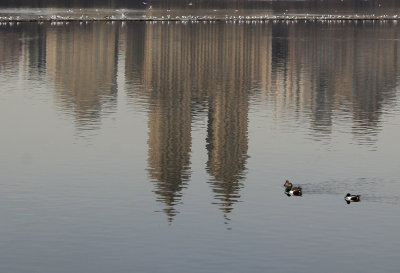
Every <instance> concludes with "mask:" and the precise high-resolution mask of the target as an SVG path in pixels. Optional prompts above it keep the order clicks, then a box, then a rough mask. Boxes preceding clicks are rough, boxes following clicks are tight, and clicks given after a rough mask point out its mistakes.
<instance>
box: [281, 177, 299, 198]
mask: <svg viewBox="0 0 400 273" xmlns="http://www.w3.org/2000/svg"><path fill="white" fill-rule="evenodd" d="M283 186H284V187H285V194H286V195H287V196H292V195H294V196H301V195H302V189H301V186H296V187H293V184H292V183H290V182H289V180H286V182H285V184H283Z"/></svg>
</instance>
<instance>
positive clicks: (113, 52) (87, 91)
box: [46, 23, 118, 130]
mask: <svg viewBox="0 0 400 273" xmlns="http://www.w3.org/2000/svg"><path fill="white" fill-rule="evenodd" d="M117 46H118V28H116V27H115V26H114V25H112V24H104V23H90V24H78V23H73V24H68V25H62V26H54V27H52V26H49V28H48V30H47V36H46V48H47V50H46V68H47V69H46V71H47V75H48V77H49V78H50V79H51V81H52V82H53V83H54V85H55V91H56V101H57V103H58V104H59V106H60V107H61V108H62V109H63V112H65V113H72V115H73V116H74V118H75V121H76V125H77V127H78V129H82V130H90V129H95V128H97V127H98V126H99V123H100V121H101V116H102V115H103V114H105V113H107V112H112V111H114V110H113V109H115V107H116V97H117V85H116V74H117V60H118V59H117V53H118V52H117V51H118V47H117Z"/></svg>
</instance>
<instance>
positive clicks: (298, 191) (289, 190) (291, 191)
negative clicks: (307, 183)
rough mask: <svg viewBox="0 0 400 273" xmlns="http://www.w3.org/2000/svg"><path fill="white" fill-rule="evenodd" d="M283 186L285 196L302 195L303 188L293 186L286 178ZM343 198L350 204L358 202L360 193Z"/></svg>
mask: <svg viewBox="0 0 400 273" xmlns="http://www.w3.org/2000/svg"><path fill="white" fill-rule="evenodd" d="M283 186H284V187H285V194H286V195H287V196H292V195H294V196H302V195H303V189H302V188H301V186H295V187H293V184H292V183H290V182H289V180H286V182H285V184H283ZM344 200H345V201H346V203H347V204H350V203H351V202H360V195H356V194H350V193H348V194H346V195H345V197H344Z"/></svg>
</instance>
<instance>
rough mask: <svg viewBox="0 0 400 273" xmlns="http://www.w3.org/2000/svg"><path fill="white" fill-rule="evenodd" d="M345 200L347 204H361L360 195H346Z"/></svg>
mask: <svg viewBox="0 0 400 273" xmlns="http://www.w3.org/2000/svg"><path fill="white" fill-rule="evenodd" d="M344 200H346V203H347V204H350V202H360V195H355V194H350V193H348V194H346V196H345V197H344Z"/></svg>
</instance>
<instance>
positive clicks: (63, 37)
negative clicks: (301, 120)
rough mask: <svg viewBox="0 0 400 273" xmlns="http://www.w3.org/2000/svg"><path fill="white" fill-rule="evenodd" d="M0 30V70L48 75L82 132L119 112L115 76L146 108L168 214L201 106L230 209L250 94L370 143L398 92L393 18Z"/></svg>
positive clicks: (216, 178) (218, 193)
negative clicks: (348, 124)
mask: <svg viewBox="0 0 400 273" xmlns="http://www.w3.org/2000/svg"><path fill="white" fill-rule="evenodd" d="M0 31H1V32H2V35H0V37H1V38H2V39H3V41H1V47H2V50H1V51H0V69H2V70H3V69H8V68H9V65H10V63H11V64H13V63H15V64H17V63H21V62H23V63H27V65H29V66H30V67H35V68H37V69H30V70H29V71H30V73H37V74H38V75H36V76H39V77H47V78H48V79H50V80H51V81H52V82H53V83H54V86H55V87H54V90H55V94H56V103H57V104H58V107H60V108H61V110H62V112H63V113H66V114H70V115H71V116H73V117H74V119H75V122H76V126H77V128H78V129H80V130H83V131H85V130H86V131H87V130H93V129H96V128H98V127H99V126H101V119H102V117H103V116H104V115H107V114H108V113H110V112H114V111H117V96H118V92H121V90H119V89H118V80H117V79H118V78H119V77H121V75H120V73H123V78H124V84H125V85H126V88H125V92H127V95H128V96H129V97H131V98H133V100H137V101H141V102H144V104H145V105H146V108H147V109H146V110H147V112H148V128H149V135H148V159H147V162H148V173H149V176H150V177H151V180H152V181H153V182H154V192H155V193H156V195H157V200H158V201H159V202H162V203H163V204H164V207H165V209H164V211H165V213H166V214H167V216H168V219H169V221H172V220H173V218H174V216H175V215H176V214H177V210H176V206H177V204H179V203H180V202H181V200H182V190H183V189H184V188H185V187H186V186H187V184H188V181H189V180H190V175H191V172H190V168H191V166H190V165H191V163H190V161H191V159H190V156H191V147H192V136H191V133H192V132H191V128H192V124H193V122H194V120H195V119H196V118H197V117H198V116H199V115H200V114H199V113H206V116H207V136H206V150H207V155H208V159H207V163H206V169H207V172H208V173H209V174H210V177H211V179H210V185H211V187H212V190H213V193H214V200H215V203H216V204H217V205H218V206H219V207H220V209H221V210H222V211H223V213H224V214H225V216H226V217H228V214H229V212H230V211H231V210H232V209H233V205H234V203H236V202H238V201H239V199H240V190H241V188H242V187H243V181H244V178H245V173H246V161H247V158H248V142H249V140H248V135H247V133H248V112H249V105H250V104H251V102H252V98H253V97H256V96H258V97H262V98H261V100H262V99H264V100H265V101H266V102H267V103H269V105H272V107H273V108H274V111H275V112H276V114H277V115H279V114H280V113H283V112H292V113H294V115H299V114H300V115H304V116H305V118H306V119H307V120H308V121H309V123H310V125H311V126H310V130H311V131H313V132H314V133H315V134H316V135H318V136H324V135H329V134H330V133H331V131H332V123H333V119H334V118H335V116H337V115H338V113H339V115H340V112H343V113H344V114H343V116H346V117H348V116H351V119H352V122H353V128H352V134H353V135H354V137H355V138H356V139H359V141H360V142H361V143H362V142H366V143H370V142H371V141H374V139H375V137H376V135H377V133H378V132H379V130H380V126H381V125H380V123H381V119H382V118H381V116H382V113H383V112H384V111H385V109H387V108H390V107H391V105H392V104H393V103H394V102H395V100H396V85H397V78H398V76H399V71H398V68H399V56H398V55H399V54H398V49H399V43H398V40H399V39H400V37H399V36H400V33H399V28H398V27H396V26H395V25H393V24H391V23H387V24H378V23H366V24H362V25H359V24H356V23H346V24H340V25H338V24H327V23H294V24H292V23H289V24H286V23H276V24H272V23H269V24H267V23H258V24H234V23H204V24H203V23H193V24H191V23H189V24H184V23H169V24H168V23H145V22H132V23H122V24H111V23H88V24H85V23H83V24H82V23H81V24H80V23H70V24H67V25H65V24H63V25H50V24H43V25H36V24H21V25H19V26H17V27H16V26H13V27H10V26H2V27H1V28H0ZM26 33H36V34H37V35H39V37H43V38H40V39H32V37H27V35H26ZM371 37H372V38H371ZM7 67H8V68H7ZM0 71H1V70H0ZM35 71H36V72H35Z"/></svg>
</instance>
